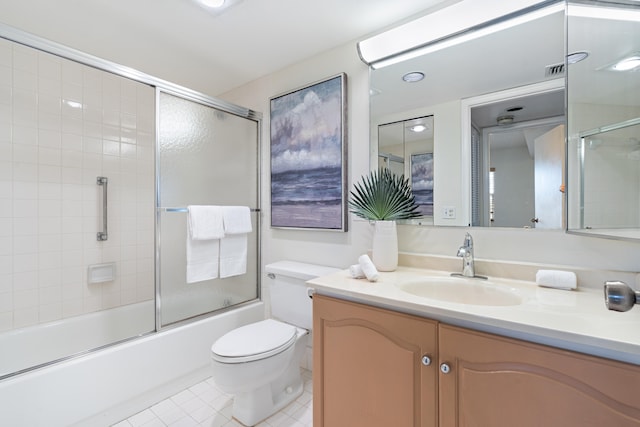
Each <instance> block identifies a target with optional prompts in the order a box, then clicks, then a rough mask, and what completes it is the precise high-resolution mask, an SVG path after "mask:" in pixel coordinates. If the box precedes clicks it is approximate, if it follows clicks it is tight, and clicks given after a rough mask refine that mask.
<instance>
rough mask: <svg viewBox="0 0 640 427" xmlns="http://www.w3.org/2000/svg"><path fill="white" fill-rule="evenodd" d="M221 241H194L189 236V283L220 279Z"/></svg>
mask: <svg viewBox="0 0 640 427" xmlns="http://www.w3.org/2000/svg"><path fill="white" fill-rule="evenodd" d="M219 252H220V240H218V239H211V240H193V239H190V238H189V237H188V236H187V283H195V282H202V281H204V280H210V279H215V278H216V277H218V256H219Z"/></svg>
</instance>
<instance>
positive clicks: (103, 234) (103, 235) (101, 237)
mask: <svg viewBox="0 0 640 427" xmlns="http://www.w3.org/2000/svg"><path fill="white" fill-rule="evenodd" d="M108 183H109V179H108V178H107V177H106V176H99V177H98V178H97V179H96V184H98V185H101V186H102V231H98V235H97V239H98V241H99V242H103V241H105V240H107V239H108V238H109V234H108V233H107V184H108Z"/></svg>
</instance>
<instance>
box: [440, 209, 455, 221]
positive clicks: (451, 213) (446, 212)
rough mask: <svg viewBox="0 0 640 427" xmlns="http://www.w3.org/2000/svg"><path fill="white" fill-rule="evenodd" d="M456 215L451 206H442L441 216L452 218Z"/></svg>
mask: <svg viewBox="0 0 640 427" xmlns="http://www.w3.org/2000/svg"><path fill="white" fill-rule="evenodd" d="M455 217H456V208H455V207H453V206H445V207H444V208H442V218H446V219H454V218H455Z"/></svg>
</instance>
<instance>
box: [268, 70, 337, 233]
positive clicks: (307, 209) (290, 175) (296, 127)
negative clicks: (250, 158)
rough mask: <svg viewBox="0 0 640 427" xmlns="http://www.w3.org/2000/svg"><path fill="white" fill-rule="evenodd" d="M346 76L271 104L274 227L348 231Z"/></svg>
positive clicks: (302, 90)
mask: <svg viewBox="0 0 640 427" xmlns="http://www.w3.org/2000/svg"><path fill="white" fill-rule="evenodd" d="M345 80H346V76H345V75H344V74H341V75H338V76H336V77H333V78H330V79H328V80H325V81H322V82H320V83H316V84H313V85H311V86H308V87H305V88H303V89H299V90H296V91H294V92H291V93H288V94H285V95H282V96H278V97H275V98H272V99H271V226H272V227H292V228H311V229H323V230H326V229H330V230H340V231H346V221H345V218H346V213H345V212H346V210H345V206H344V194H345V184H344V176H345V173H344V172H345V158H344V153H345V149H344V144H345V143H346V142H345V141H344V134H345V132H344V123H345V114H346V113H345V99H344V93H346V90H345V82H346V81H345Z"/></svg>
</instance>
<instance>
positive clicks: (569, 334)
mask: <svg viewBox="0 0 640 427" xmlns="http://www.w3.org/2000/svg"><path fill="white" fill-rule="evenodd" d="M424 277H443V278H444V277H450V275H449V273H448V272H443V271H437V270H425V269H418V268H410V267H402V266H401V267H399V268H398V269H397V270H396V271H394V272H389V273H384V272H381V273H380V278H379V279H378V281H377V282H369V281H367V280H366V279H353V278H351V276H350V274H349V271H348V270H344V271H340V272H337V273H333V274H330V275H327V276H322V277H319V278H316V279H312V280H310V281H308V282H307V284H308V285H309V287H311V288H313V289H315V291H316V292H317V293H319V294H322V295H328V296H334V297H337V298H341V299H346V300H350V301H356V302H361V303H364V304H369V305H374V306H377V307H383V308H388V309H391V310H395V311H400V312H404V313H410V314H415V315H419V316H422V317H427V318H430V319H434V320H438V321H441V322H444V323H448V324H452V325H457V326H461V327H466V328H470V329H476V330H480V331H485V332H490V333H495V334H499V335H504V336H508V337H512V338H518V339H524V340H527V341H532V342H536V343H540V344H546V345H551V346H554V347H559V348H563V349H567V350H573V351H578V352H581V353H586V354H592V355H595V356H601V357H606V358H610V359H614V360H619V361H623V362H628V363H633V364H636V365H640V306H638V307H636V308H634V309H631V310H630V311H627V312H625V313H621V312H616V311H610V310H608V309H607V308H606V306H605V303H604V294H603V291H601V290H600V291H598V290H595V289H578V290H573V291H567V290H559V289H549V288H542V287H539V286H537V285H536V284H535V283H534V282H527V281H521V280H512V279H502V278H497V277H490V282H491V283H492V284H494V285H496V286H505V288H510V289H512V290H513V292H516V293H517V294H518V295H520V296H521V298H522V300H523V301H522V303H521V304H519V305H511V306H488V305H475V304H461V303H453V302H447V301H442V300H438V299H430V298H425V297H418V296H415V295H413V294H410V293H407V292H404V291H402V290H401V289H400V288H399V287H398V284H400V283H403V282H407V281H412V280H416V279H420V278H424ZM480 283H481V282H480Z"/></svg>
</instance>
